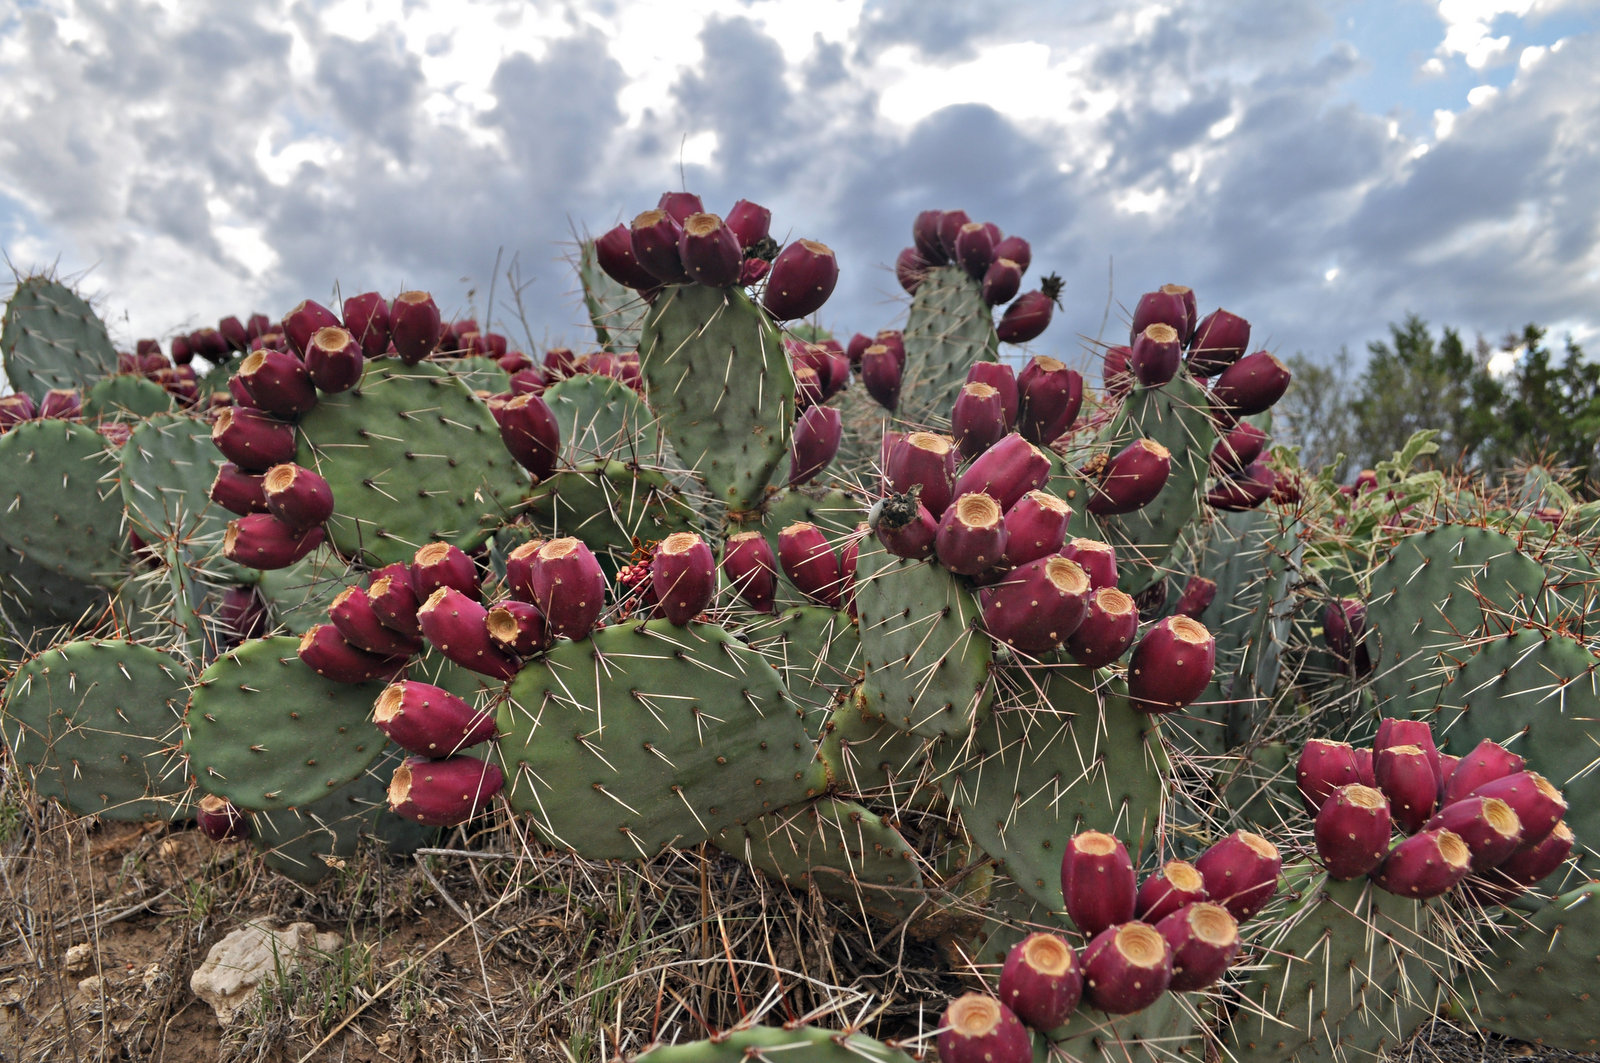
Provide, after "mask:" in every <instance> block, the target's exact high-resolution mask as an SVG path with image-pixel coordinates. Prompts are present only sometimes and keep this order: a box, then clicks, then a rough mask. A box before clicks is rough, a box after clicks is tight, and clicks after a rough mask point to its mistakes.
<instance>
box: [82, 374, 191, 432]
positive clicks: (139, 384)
mask: <svg viewBox="0 0 1600 1063" xmlns="http://www.w3.org/2000/svg"><path fill="white" fill-rule="evenodd" d="M173 402H174V400H173V398H172V395H171V394H169V393H168V391H167V389H166V388H164V387H162V386H161V385H160V384H157V383H156V382H155V381H153V380H146V379H145V378H144V377H142V376H134V375H133V374H131V373H120V374H118V375H117V376H113V377H107V378H106V379H104V380H99V381H96V382H95V383H94V384H92V385H91V386H90V387H89V390H88V391H86V392H84V395H83V419H84V420H85V421H89V422H91V423H92V422H94V421H137V420H139V419H140V418H141V417H153V416H155V415H156V414H158V413H167V412H169V411H171V409H172V407H173Z"/></svg>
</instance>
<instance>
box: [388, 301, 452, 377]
mask: <svg viewBox="0 0 1600 1063" xmlns="http://www.w3.org/2000/svg"><path fill="white" fill-rule="evenodd" d="M443 335H444V331H443V323H442V321H441V318H440V316H439V307H438V304H436V303H435V302H434V301H433V296H432V295H430V294H428V293H427V292H416V291H412V292H401V293H400V294H399V295H397V296H395V297H394V302H393V303H392V304H390V306H389V341H390V342H391V343H393V344H394V353H395V355H396V356H397V357H398V358H399V359H400V360H401V361H402V362H404V363H405V364H406V365H416V364H417V363H418V362H420V361H422V360H423V359H424V358H426V357H428V355H430V354H432V353H433V351H434V348H436V347H438V346H439V340H440V338H441V337H442V336H443Z"/></svg>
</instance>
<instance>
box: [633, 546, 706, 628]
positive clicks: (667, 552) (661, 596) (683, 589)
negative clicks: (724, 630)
mask: <svg viewBox="0 0 1600 1063" xmlns="http://www.w3.org/2000/svg"><path fill="white" fill-rule="evenodd" d="M650 585H651V587H652V588H653V589H654V590H655V596H656V601H657V602H658V603H659V604H660V608H661V612H662V613H663V614H665V616H666V618H667V620H668V621H669V622H670V623H673V624H676V625H677V626H679V627H684V626H686V625H687V624H688V623H689V622H690V621H691V620H693V619H694V618H695V617H697V616H699V615H700V614H701V613H703V612H705V611H706V610H707V609H708V608H710V606H711V600H712V599H713V598H715V597H716V595H717V562H716V559H715V558H714V557H712V556H711V547H709V546H707V545H706V543H705V540H704V539H702V538H700V536H698V535H696V534H695V533H694V532H674V533H673V534H671V535H669V536H667V537H666V538H665V539H663V540H661V545H659V546H658V547H656V552H655V554H654V555H653V556H652V557H651V558H650Z"/></svg>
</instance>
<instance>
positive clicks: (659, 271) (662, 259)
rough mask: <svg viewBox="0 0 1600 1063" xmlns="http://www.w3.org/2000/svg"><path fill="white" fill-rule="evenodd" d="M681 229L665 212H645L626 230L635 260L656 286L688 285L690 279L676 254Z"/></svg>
mask: <svg viewBox="0 0 1600 1063" xmlns="http://www.w3.org/2000/svg"><path fill="white" fill-rule="evenodd" d="M682 235H683V225H682V223H681V222H679V221H678V219H676V218H674V217H672V215H670V214H668V213H667V212H666V211H664V210H659V209H657V210H647V211H644V212H642V213H640V214H639V215H638V216H636V217H635V218H634V219H633V223H632V224H631V225H630V226H629V238H630V239H631V240H632V242H633V243H632V246H633V257H634V260H635V261H637V262H638V263H639V265H640V266H641V267H642V268H643V269H644V271H645V272H646V273H648V274H650V276H652V277H654V278H655V280H656V283H657V284H687V283H688V282H689V281H690V280H691V279H692V278H690V276H689V271H688V270H686V269H684V267H683V259H682V257H681V256H680V255H679V254H678V239H679V237H681V236H682Z"/></svg>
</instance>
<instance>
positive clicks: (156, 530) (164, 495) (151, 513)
mask: <svg viewBox="0 0 1600 1063" xmlns="http://www.w3.org/2000/svg"><path fill="white" fill-rule="evenodd" d="M118 457H119V459H120V461H121V466H122V468H121V474H120V477H119V479H120V481H121V485H122V502H123V505H125V506H126V507H127V511H128V519H129V520H131V521H132V522H133V527H134V530H135V531H137V532H138V533H139V536H140V537H141V538H143V539H144V540H145V541H146V542H148V543H151V544H154V543H156V542H157V541H159V540H162V539H176V540H177V541H179V542H181V543H183V544H184V545H185V546H186V547H188V548H190V549H191V550H195V551H197V552H199V553H201V554H210V555H213V556H211V557H208V558H207V566H208V567H210V568H212V569H213V570H214V572H215V573H217V574H222V575H226V576H227V578H229V579H231V580H233V581H235V582H241V583H251V582H254V581H255V580H256V579H257V578H259V575H260V574H259V573H258V572H257V571H256V570H255V569H248V568H245V567H244V566H242V565H235V564H233V563H232V562H230V561H227V560H224V559H223V557H222V537H223V535H224V533H225V532H226V531H227V530H228V521H230V520H232V519H233V516H234V515H233V514H232V513H229V512H228V511H227V510H224V509H223V508H222V507H220V506H218V505H216V504H215V503H213V502H212V501H211V498H210V491H211V483H212V481H213V480H215V479H216V476H217V469H219V468H220V467H221V466H222V465H223V463H224V462H225V461H226V459H225V458H223V456H222V454H221V453H220V452H219V451H218V450H217V447H216V444H214V443H212V442H211V429H210V427H209V426H208V425H207V424H206V423H205V422H204V421H200V420H197V419H195V418H193V417H183V416H180V415H174V414H165V415H161V416H157V417H152V418H150V419H149V420H147V421H144V422H143V423H141V424H139V425H137V426H135V428H134V429H133V433H132V434H131V435H130V436H129V437H128V441H127V442H126V443H124V444H123V445H122V450H121V451H120V453H119V455H118Z"/></svg>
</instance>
